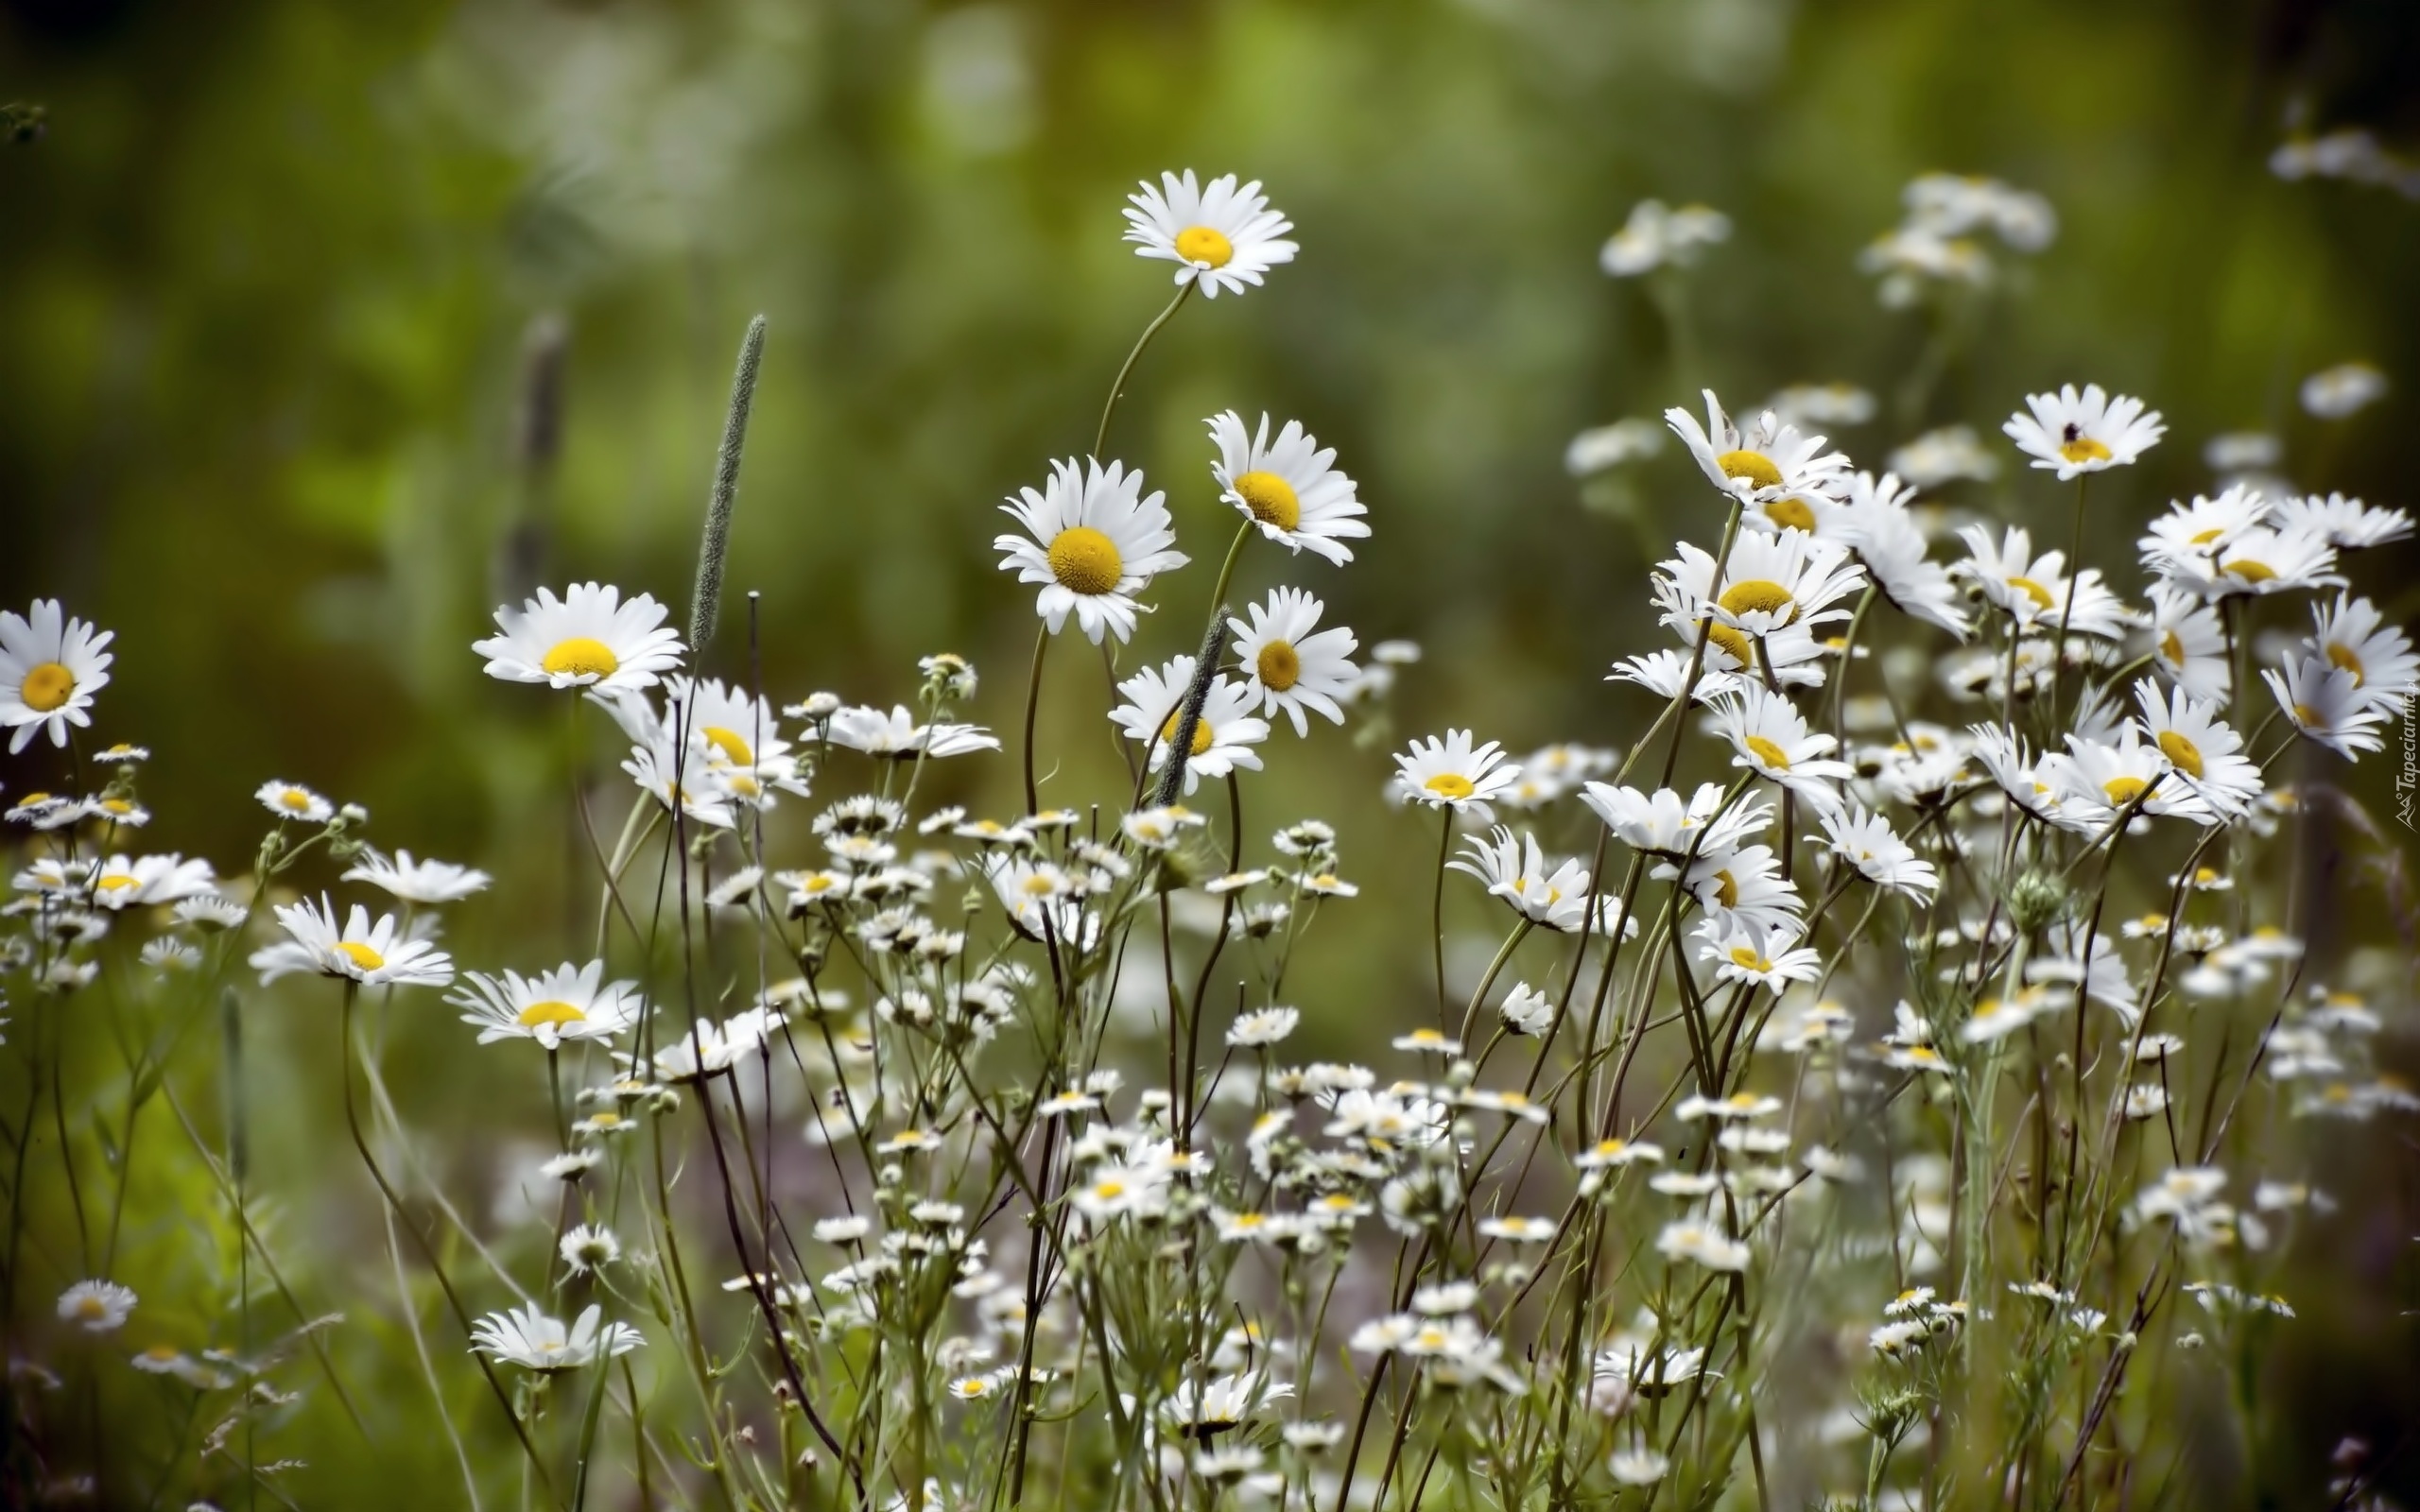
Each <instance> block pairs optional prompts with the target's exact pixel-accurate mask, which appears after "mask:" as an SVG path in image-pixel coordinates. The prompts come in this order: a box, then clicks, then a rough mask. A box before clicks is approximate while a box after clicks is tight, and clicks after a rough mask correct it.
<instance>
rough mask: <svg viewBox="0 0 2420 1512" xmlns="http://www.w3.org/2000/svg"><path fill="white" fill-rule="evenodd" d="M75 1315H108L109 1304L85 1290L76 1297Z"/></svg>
mask: <svg viewBox="0 0 2420 1512" xmlns="http://www.w3.org/2000/svg"><path fill="white" fill-rule="evenodd" d="M76 1315H77V1316H78V1317H107V1316H109V1315H110V1305H109V1304H108V1303H107V1302H104V1301H102V1300H101V1299H100V1298H99V1297H95V1296H94V1295H92V1294H91V1293H89V1292H87V1293H86V1294H85V1295H83V1296H82V1297H78V1298H76Z"/></svg>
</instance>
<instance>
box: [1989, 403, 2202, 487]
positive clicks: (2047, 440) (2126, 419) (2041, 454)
mask: <svg viewBox="0 0 2420 1512" xmlns="http://www.w3.org/2000/svg"><path fill="white" fill-rule="evenodd" d="M2000 429H2001V431H2002V432H2004V433H2005V434H2006V435H2007V436H2008V438H2009V439H2010V440H2013V441H2014V442H2015V443H2016V445H2017V449H2018V450H2019V451H2021V452H2023V453H2025V454H2026V455H2029V456H2031V457H2032V458H2033V465H2034V466H2035V467H2038V468H2049V469H2052V470H2054V471H2055V472H2057V473H2058V474H2059V481H2060V482H2062V483H2065V482H2067V481H2069V480H2070V479H2073V478H2078V477H2081V476H2083V474H2084V473H2086V472H2101V471H2103V470H2104V469H2108V468H2113V467H2124V466H2126V465H2127V464H2128V463H2130V462H2132V461H2134V460H2135V458H2137V457H2139V456H2141V455H2143V454H2144V453H2145V452H2148V451H2150V450H2151V449H2152V447H2153V446H2156V445H2157V444H2159V438H2161V437H2162V436H2164V435H2166V434H2167V433H2168V426H2167V424H2166V423H2165V422H2164V421H2161V419H2160V415H2159V411H2158V410H2155V409H2152V410H2146V409H2145V408H2144V407H2143V402H2142V401H2141V400H2139V399H2135V398H2133V397H2131V396H2129V395H2126V394H2119V395H2117V396H2116V397H2114V398H2113V397H2111V395H2110V394H2109V393H2108V391H2107V390H2105V389H2103V388H2102V387H2100V385H2099V384H2086V385H2085V386H2084V388H2083V392H2082V393H2078V392H2076V386H2075V385H2073V384H2068V385H2066V386H2065V387H2062V388H2061V389H2059V391H2058V392H2057V393H2044V394H2028V395H2026V396H2025V409H2024V410H2022V411H2020V412H2018V413H2017V414H2014V415H2011V416H2010V417H2009V418H2008V421H2007V423H2005V424H2003V425H2002V426H2001V427H2000Z"/></svg>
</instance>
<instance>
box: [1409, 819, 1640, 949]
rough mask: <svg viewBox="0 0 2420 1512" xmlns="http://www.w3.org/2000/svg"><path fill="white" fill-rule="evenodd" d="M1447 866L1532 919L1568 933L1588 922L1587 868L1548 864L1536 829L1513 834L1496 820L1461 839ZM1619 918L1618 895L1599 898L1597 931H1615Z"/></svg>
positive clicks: (1576, 864)
mask: <svg viewBox="0 0 2420 1512" xmlns="http://www.w3.org/2000/svg"><path fill="white" fill-rule="evenodd" d="M1446 865H1447V866H1448V867H1450V868H1453V869H1454V870H1456V871H1460V872H1462V873H1464V874H1466V875H1468V876H1473V877H1477V878H1478V880H1479V882H1480V884H1481V885H1484V886H1485V887H1486V888H1487V890H1488V892H1489V893H1490V894H1491V895H1493V896H1495V897H1497V898H1501V899H1503V900H1504V901H1505V902H1508V903H1510V904H1512V906H1513V912H1515V913H1517V914H1519V915H1520V916H1521V917H1522V918H1524V919H1528V920H1530V922H1531V923H1533V924H1544V925H1545V926H1546V927H1547V928H1548V929H1552V930H1559V931H1562V932H1563V933H1565V934H1568V933H1570V932H1571V931H1573V930H1576V929H1579V928H1581V927H1582V925H1583V924H1584V923H1586V922H1587V918H1588V868H1585V867H1583V866H1582V865H1581V864H1580V863H1579V862H1577V861H1570V860H1566V861H1564V862H1563V863H1562V864H1561V865H1560V866H1555V867H1553V868H1551V869H1549V868H1548V858H1547V854H1546V852H1545V851H1542V850H1540V849H1539V847H1538V837H1537V836H1536V835H1534V834H1530V833H1526V832H1524V833H1522V834H1521V835H1519V836H1518V837H1515V836H1514V835H1513V832H1512V831H1511V830H1509V829H1507V828H1505V827H1504V826H1503V825H1500V824H1499V825H1497V826H1496V827H1495V829H1494V830H1491V831H1490V832H1488V834H1487V837H1486V838H1485V839H1472V840H1466V841H1464V842H1463V853H1462V854H1461V856H1458V857H1456V858H1455V859H1454V860H1452V861H1449V862H1447V863H1446ZM1620 918H1621V903H1620V902H1619V901H1618V900H1616V899H1612V898H1599V899H1598V900H1597V919H1596V927H1597V929H1598V930H1599V932H1600V933H1603V934H1611V933H1613V930H1614V927H1615V925H1616V923H1617V922H1618V921H1619V919H1620ZM1636 932H1637V925H1636V924H1635V923H1633V924H1632V926H1631V933H1633V934H1635V933H1636Z"/></svg>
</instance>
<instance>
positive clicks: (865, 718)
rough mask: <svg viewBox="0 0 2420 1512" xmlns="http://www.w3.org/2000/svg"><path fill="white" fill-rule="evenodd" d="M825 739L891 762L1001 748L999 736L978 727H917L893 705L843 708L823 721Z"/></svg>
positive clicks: (899, 706)
mask: <svg viewBox="0 0 2420 1512" xmlns="http://www.w3.org/2000/svg"><path fill="white" fill-rule="evenodd" d="M824 738H825V739H826V740H829V741H830V742H831V743H832V744H833V745H835V746H840V747H846V748H848V749H850V750H856V751H863V752H865V753H866V754H867V755H869V756H874V757H881V758H885V759H889V760H892V761H914V760H916V759H917V758H918V757H919V756H923V757H926V758H929V759H931V760H934V761H939V760H940V759H942V757H944V756H965V755H968V754H971V753H972V752H975V751H978V750H998V749H999V748H1000V737H999V736H997V735H994V734H993V733H992V732H991V731H990V730H986V729H984V728H983V727H982V726H980V725H953V724H938V725H920V724H918V723H917V722H916V716H915V715H914V714H913V713H909V712H908V706H907V705H906V704H904V703H898V704H892V705H891V706H890V713H883V712H882V711H881V710H879V709H876V708H874V707H873V706H872V705H870V704H868V705H852V706H850V707H848V708H845V709H842V710H840V711H838V713H834V714H833V715H832V717H831V718H830V720H828V721H827V722H826V724H825V728H824Z"/></svg>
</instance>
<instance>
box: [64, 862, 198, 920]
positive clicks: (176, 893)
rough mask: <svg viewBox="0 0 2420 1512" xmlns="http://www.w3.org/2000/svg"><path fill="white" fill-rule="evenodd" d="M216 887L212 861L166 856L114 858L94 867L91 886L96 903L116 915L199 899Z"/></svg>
mask: <svg viewBox="0 0 2420 1512" xmlns="http://www.w3.org/2000/svg"><path fill="white" fill-rule="evenodd" d="M217 884H218V879H217V876H216V873H215V872H213V871H212V870H211V868H210V863H209V862H207V861H204V860H202V859H200V858H199V857H196V858H195V859H193V860H191V861H187V860H185V859H184V858H183V857H182V856H176V855H166V856H144V857H142V858H141V859H140V860H129V859H128V858H127V857H125V856H112V857H110V858H109V859H108V860H107V861H104V862H102V863H101V864H100V865H99V866H98V867H97V868H94V875H93V880H92V884H91V885H92V899H93V902H95V903H98V904H99V905H100V906H101V907H103V908H107V909H110V910H112V912H114V911H116V910H118V909H121V908H139V907H142V906H144V905H146V904H148V903H173V902H182V901H183V900H184V899H187V898H199V897H200V896H201V895H202V894H204V893H207V892H212V891H214V890H216V887H217Z"/></svg>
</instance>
